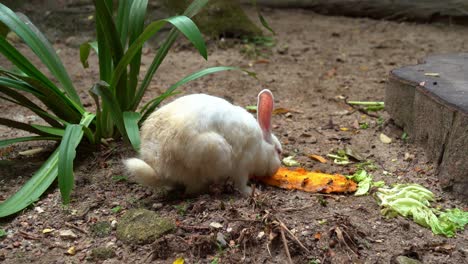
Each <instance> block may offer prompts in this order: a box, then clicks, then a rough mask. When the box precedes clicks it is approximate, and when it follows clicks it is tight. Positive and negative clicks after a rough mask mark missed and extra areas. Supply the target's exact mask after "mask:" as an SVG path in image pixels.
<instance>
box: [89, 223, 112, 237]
mask: <svg viewBox="0 0 468 264" xmlns="http://www.w3.org/2000/svg"><path fill="white" fill-rule="evenodd" d="M90 229H91V233H92V234H93V235H94V236H95V237H106V236H108V235H109V234H110V232H111V230H112V225H111V224H109V223H108V222H96V223H95V224H93V225H92V226H91V228H90Z"/></svg>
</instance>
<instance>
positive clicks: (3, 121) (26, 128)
mask: <svg viewBox="0 0 468 264" xmlns="http://www.w3.org/2000/svg"><path fill="white" fill-rule="evenodd" d="M0 125H4V126H7V127H12V128H17V129H21V130H24V131H28V132H31V133H34V134H37V135H41V136H48V135H49V134H48V133H46V132H43V131H41V130H39V129H37V128H34V127H33V126H32V125H30V124H26V123H23V122H18V121H15V120H11V119H8V118H1V117H0Z"/></svg>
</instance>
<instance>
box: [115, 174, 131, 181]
mask: <svg viewBox="0 0 468 264" xmlns="http://www.w3.org/2000/svg"><path fill="white" fill-rule="evenodd" d="M112 180H113V181H115V182H126V181H128V176H125V175H114V176H112Z"/></svg>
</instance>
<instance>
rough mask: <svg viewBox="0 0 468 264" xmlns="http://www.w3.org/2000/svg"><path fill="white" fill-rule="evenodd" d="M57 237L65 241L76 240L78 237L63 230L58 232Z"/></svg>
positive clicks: (71, 232) (67, 230)
mask: <svg viewBox="0 0 468 264" xmlns="http://www.w3.org/2000/svg"><path fill="white" fill-rule="evenodd" d="M59 236H60V237H61V238H65V239H76V238H77V237H78V236H77V235H76V234H75V233H74V232H73V231H71V230H70V229H64V230H60V231H59Z"/></svg>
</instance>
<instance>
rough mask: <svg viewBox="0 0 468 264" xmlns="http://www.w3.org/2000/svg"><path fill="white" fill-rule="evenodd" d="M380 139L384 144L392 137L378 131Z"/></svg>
mask: <svg viewBox="0 0 468 264" xmlns="http://www.w3.org/2000/svg"><path fill="white" fill-rule="evenodd" d="M380 141H382V143H384V144H390V143H392V139H391V138H389V137H388V136H387V135H385V134H383V133H380Z"/></svg>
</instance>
